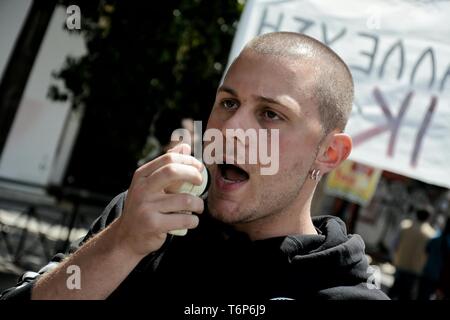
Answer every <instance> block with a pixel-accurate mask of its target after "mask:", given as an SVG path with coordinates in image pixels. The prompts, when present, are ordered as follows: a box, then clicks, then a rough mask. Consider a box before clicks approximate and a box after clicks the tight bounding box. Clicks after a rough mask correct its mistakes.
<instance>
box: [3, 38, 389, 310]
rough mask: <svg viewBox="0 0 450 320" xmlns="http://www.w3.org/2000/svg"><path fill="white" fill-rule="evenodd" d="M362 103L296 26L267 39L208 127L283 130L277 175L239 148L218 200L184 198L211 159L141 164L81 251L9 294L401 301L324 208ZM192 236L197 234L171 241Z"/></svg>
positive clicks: (177, 157) (240, 70) (240, 65)
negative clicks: (391, 297)
mask: <svg viewBox="0 0 450 320" xmlns="http://www.w3.org/2000/svg"><path fill="white" fill-rule="evenodd" d="M352 99H353V81H352V76H351V74H350V71H349V70H348V68H347V66H346V65H345V63H344V62H343V61H342V60H341V59H340V58H339V57H338V56H337V55H336V53H334V52H333V51H332V50H331V49H329V48H328V47H326V46H325V45H323V44H322V43H320V42H319V41H317V40H315V39H313V38H310V37H308V36H305V35H302V34H298V33H289V32H277V33H269V34H265V35H261V36H258V37H256V38H255V39H253V40H252V41H251V42H249V43H248V44H247V45H246V46H245V48H244V49H243V50H242V52H241V53H240V55H239V56H238V57H237V58H236V59H235V60H234V61H233V63H232V64H231V66H230V67H229V69H228V70H227V72H226V75H225V78H224V80H223V83H221V84H220V86H219V88H218V90H217V95H216V99H215V102H214V105H213V107H212V110H211V114H210V117H209V120H208V125H207V131H208V130H215V132H221V133H223V136H224V137H227V132H228V130H238V129H241V130H249V129H251V130H256V131H261V130H268V132H271V133H272V134H274V132H277V134H278V135H277V138H278V140H276V142H275V143H276V144H277V148H278V149H277V150H279V159H277V161H278V170H277V172H276V173H275V174H271V175H264V174H261V168H262V167H264V164H263V163H262V162H261V161H258V162H257V163H243V164H239V163H236V161H235V160H236V159H234V156H235V154H234V153H233V154H229V153H227V151H225V152H224V154H223V162H218V163H212V164H207V168H208V171H209V173H210V180H211V181H210V186H209V189H208V194H207V197H205V199H202V198H200V197H197V196H194V195H189V194H171V193H169V192H167V190H168V188H169V186H171V185H173V184H174V183H180V182H190V183H192V184H194V185H199V184H201V182H202V176H201V171H202V170H203V164H202V163H200V162H199V161H198V160H196V159H195V158H193V157H192V156H190V153H191V150H190V147H189V146H188V145H186V144H180V145H177V146H176V147H174V148H173V149H171V150H170V151H169V152H168V153H167V154H165V155H163V156H161V157H159V158H156V159H155V160H153V161H151V162H149V163H147V164H145V165H143V166H142V167H140V168H139V169H138V170H137V171H136V173H135V175H134V177H133V180H132V182H131V185H130V187H129V189H128V191H127V192H126V193H123V194H121V195H119V196H117V197H116V198H115V199H113V200H112V202H111V203H110V204H109V205H108V206H107V207H106V209H105V211H104V213H103V214H102V215H101V216H100V217H99V218H98V219H97V220H96V221H95V222H94V224H93V226H92V227H91V229H90V231H89V233H88V234H87V235H86V236H85V237H84V238H83V239H81V240H80V241H79V242H77V243H76V244H74V245H73V246H72V248H71V250H70V252H68V253H67V254H60V255H57V256H56V257H55V258H54V259H53V261H52V263H51V264H49V265H48V266H46V267H45V268H43V269H42V270H41V271H40V272H38V273H28V276H24V277H22V278H21V280H20V282H19V284H18V285H17V286H16V287H14V288H11V289H9V290H7V291H6V292H5V293H4V294H3V298H11V299H14V298H17V299H20V298H33V299H106V298H108V299H146V300H148V301H149V303H155V302H156V301H166V300H170V301H172V300H177V299H179V300H182V301H184V302H186V303H190V302H193V301H195V302H201V301H209V302H222V303H223V302H229V301H231V299H233V300H235V299H243V300H244V301H245V300H246V299H247V300H248V301H250V300H251V301H255V300H256V301H262V302H264V301H269V300H274V299H275V300H279V299H289V300H304V299H340V300H342V299H387V296H386V295H385V294H383V293H382V292H381V291H380V290H379V289H377V286H376V284H374V281H373V279H374V275H373V273H372V272H371V270H373V269H372V268H370V267H369V265H368V263H367V259H366V257H365V254H364V243H363V241H362V239H361V237H359V236H358V235H348V234H347V233H346V228H345V225H344V223H343V222H342V221H341V220H339V219H338V218H336V217H332V216H318V217H314V218H312V217H311V212H310V207H311V200H312V197H313V194H314V190H315V188H316V186H317V183H318V181H319V180H320V177H321V176H322V175H323V174H325V173H327V172H329V171H331V170H333V169H334V168H336V167H337V166H338V165H339V164H340V163H341V162H342V161H344V160H345V159H346V158H347V157H348V155H349V154H350V151H351V148H352V142H351V138H350V137H349V136H348V135H347V134H345V133H344V132H343V131H344V128H345V125H346V123H347V120H348V117H349V114H350V112H351V108H352ZM224 139H225V138H224ZM271 141H272V140H271ZM234 142H236V143H237V144H238V145H241V147H242V148H244V149H249V148H250V146H249V145H248V144H247V141H238V139H237V140H236V141H234V140H233V143H234ZM209 143H211V141H208V142H205V146H208V145H209ZM270 143H273V142H270ZM271 150H272V149H271ZM204 204H206V205H204ZM191 213H193V214H191ZM179 229H191V230H190V231H189V232H188V233H187V235H186V236H184V237H180V236H173V235H172V234H171V231H172V230H179ZM73 265H75V266H78V267H79V268H80V270H81V281H80V288H77V289H76V290H73V288H72V289H70V288H69V287H68V286H67V280H68V277H69V275H68V274H67V269H68V267H69V266H73ZM235 301H236V300H235ZM238 301H242V300H238Z"/></svg>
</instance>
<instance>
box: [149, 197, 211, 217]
mask: <svg viewBox="0 0 450 320" xmlns="http://www.w3.org/2000/svg"><path fill="white" fill-rule="evenodd" d="M153 205H154V206H155V207H158V211H159V212H162V213H170V212H180V211H190V212H196V213H202V212H203V210H204V206H205V205H204V202H203V199H201V198H199V197H195V196H193V195H190V194H187V193H179V194H165V195H163V196H162V197H160V198H159V199H158V200H157V201H154V202H153Z"/></svg>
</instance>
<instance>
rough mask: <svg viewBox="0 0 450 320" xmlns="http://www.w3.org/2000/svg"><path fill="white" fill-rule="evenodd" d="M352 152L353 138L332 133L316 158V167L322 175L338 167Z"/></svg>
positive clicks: (344, 134) (343, 134)
mask: <svg viewBox="0 0 450 320" xmlns="http://www.w3.org/2000/svg"><path fill="white" fill-rule="evenodd" d="M351 151H352V138H351V137H350V136H349V135H348V134H346V133H336V132H331V133H330V134H329V136H328V137H327V138H326V139H325V143H324V144H323V145H322V147H321V149H320V150H319V153H318V155H317V158H316V165H317V167H318V169H320V171H322V173H327V172H330V171H331V170H333V169H334V168H336V167H338V166H339V165H340V164H341V163H342V162H343V161H344V160H345V159H347V158H348V156H349V155H350V152H351Z"/></svg>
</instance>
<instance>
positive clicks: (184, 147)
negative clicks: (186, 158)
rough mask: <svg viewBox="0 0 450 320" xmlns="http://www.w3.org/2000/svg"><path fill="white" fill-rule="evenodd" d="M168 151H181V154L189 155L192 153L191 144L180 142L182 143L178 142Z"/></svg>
mask: <svg viewBox="0 0 450 320" xmlns="http://www.w3.org/2000/svg"><path fill="white" fill-rule="evenodd" d="M167 152H168V153H169V152H174V153H181V154H186V155H189V154H191V146H190V145H188V144H186V143H180V144H177V145H176V146H175V147H173V148H171V149H169V150H168V151H167Z"/></svg>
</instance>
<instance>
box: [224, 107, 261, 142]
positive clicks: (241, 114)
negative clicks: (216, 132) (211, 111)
mask: <svg viewBox="0 0 450 320" xmlns="http://www.w3.org/2000/svg"><path fill="white" fill-rule="evenodd" d="M253 122H254V121H253V119H252V115H251V113H250V111H249V110H246V108H245V107H242V106H241V107H240V108H239V109H237V110H236V111H235V112H234V113H233V114H232V115H231V116H230V117H229V118H227V119H226V120H225V121H224V122H223V123H222V128H221V131H222V134H223V135H224V136H225V134H226V130H227V129H231V130H236V129H242V130H244V131H246V130H247V129H249V128H254V127H255V124H254V123H253Z"/></svg>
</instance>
